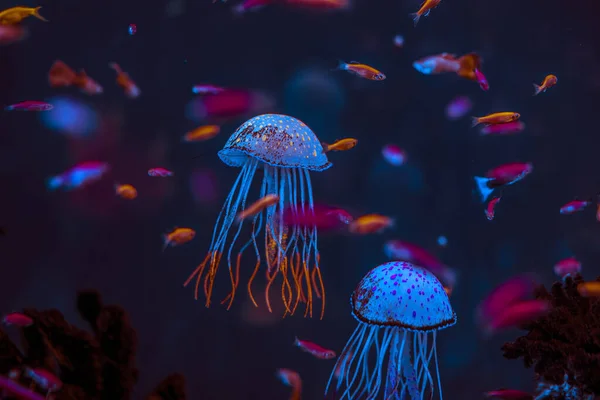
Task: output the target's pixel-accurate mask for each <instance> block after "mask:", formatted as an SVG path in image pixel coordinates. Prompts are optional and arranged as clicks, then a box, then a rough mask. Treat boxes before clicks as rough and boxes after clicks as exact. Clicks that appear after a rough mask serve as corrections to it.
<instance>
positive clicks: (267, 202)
mask: <svg viewBox="0 0 600 400" xmlns="http://www.w3.org/2000/svg"><path fill="white" fill-rule="evenodd" d="M277 203H279V196H277V195H276V194H268V195H266V196H265V197H263V198H261V199H258V200H256V201H255V202H254V203H252V204H251V205H249V206H248V208H246V209H245V210H244V211H242V212H240V213H239V214H238V216H237V218H236V220H237V222H238V223H239V222H242V221H243V220H245V219H246V218H249V217H253V216H255V215H256V214H258V213H260V212H261V211H262V210H264V209H265V208H267V207H270V206H272V205H275V204H277Z"/></svg>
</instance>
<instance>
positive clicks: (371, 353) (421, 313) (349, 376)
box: [325, 261, 456, 400]
mask: <svg viewBox="0 0 600 400" xmlns="http://www.w3.org/2000/svg"><path fill="white" fill-rule="evenodd" d="M350 302H351V304H352V315H354V318H356V319H357V320H358V322H359V325H358V328H356V330H355V331H354V333H353V334H352V336H351V337H350V340H348V343H347V344H346V347H345V348H344V350H343V352H342V354H340V357H339V358H338V361H337V364H336V366H335V368H334V370H333V371H334V372H333V373H332V374H331V377H330V378H329V382H328V383H327V389H326V390H325V394H327V392H329V387H330V385H331V383H332V379H333V378H334V377H335V378H336V379H337V383H336V385H335V394H336V397H338V396H339V398H340V399H344V398H348V399H351V400H358V399H363V398H367V399H369V400H371V399H376V398H377V397H378V395H379V394H380V392H382V393H383V395H384V397H383V398H384V399H386V400H405V399H410V400H424V399H430V398H433V397H434V394H435V392H436V390H435V384H434V378H433V376H432V373H431V371H430V368H429V366H430V364H431V361H432V358H433V365H435V372H436V373H435V375H436V376H437V387H438V392H439V398H440V399H442V386H441V383H440V374H439V368H438V360H437V351H436V336H437V331H438V330H440V329H443V328H447V327H449V326H452V325H454V324H455V323H456V314H455V313H454V311H453V310H452V307H451V306H450V301H449V300H448V296H447V295H446V291H445V290H444V287H443V286H442V284H441V283H440V281H439V280H438V279H437V278H436V277H435V276H434V275H433V274H432V273H431V272H429V271H427V270H426V269H424V268H421V267H417V266H414V265H412V264H409V263H406V262H397V261H394V262H388V263H386V264H382V265H380V266H378V267H376V268H374V269H373V270H371V271H370V272H369V273H368V274H367V275H366V276H365V277H364V278H363V280H362V281H361V282H360V283H359V284H358V287H357V288H356V289H355V290H354V293H353V294H352V297H351V299H350ZM430 337H431V338H432V340H431V341H429V339H430ZM373 361H374V362H375V363H374V364H373ZM384 361H387V370H384V363H385V362H384ZM383 374H385V376H383ZM383 384H385V387H384V390H383V391H381V387H382V385H383ZM426 394H429V396H426Z"/></svg>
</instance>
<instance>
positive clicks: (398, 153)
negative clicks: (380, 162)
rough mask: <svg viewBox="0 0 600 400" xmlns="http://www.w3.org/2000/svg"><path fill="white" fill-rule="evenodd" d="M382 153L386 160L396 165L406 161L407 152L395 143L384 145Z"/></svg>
mask: <svg viewBox="0 0 600 400" xmlns="http://www.w3.org/2000/svg"><path fill="white" fill-rule="evenodd" d="M381 154H382V155H383V158H384V159H385V161H387V162H388V163H390V164H391V165H393V166H395V167H400V166H402V165H404V164H405V163H406V152H405V151H404V150H402V149H401V148H400V147H398V146H396V145H395V144H386V145H385V146H383V149H381Z"/></svg>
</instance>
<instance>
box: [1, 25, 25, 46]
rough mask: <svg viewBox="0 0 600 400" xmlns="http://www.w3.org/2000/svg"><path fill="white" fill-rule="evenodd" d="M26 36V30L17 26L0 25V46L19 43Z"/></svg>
mask: <svg viewBox="0 0 600 400" xmlns="http://www.w3.org/2000/svg"><path fill="white" fill-rule="evenodd" d="M28 34H29V33H28V31H27V29H26V28H24V27H22V26H19V25H0V46H6V45H9V44H13V43H16V42H19V41H21V40H23V39H25V38H26V37H27V36H28Z"/></svg>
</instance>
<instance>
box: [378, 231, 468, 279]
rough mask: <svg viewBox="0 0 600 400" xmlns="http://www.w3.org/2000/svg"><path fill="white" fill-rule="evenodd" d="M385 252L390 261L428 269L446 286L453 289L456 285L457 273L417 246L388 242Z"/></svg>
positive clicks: (398, 241)
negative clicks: (404, 262)
mask: <svg viewBox="0 0 600 400" xmlns="http://www.w3.org/2000/svg"><path fill="white" fill-rule="evenodd" d="M383 251H384V252H385V254H386V255H387V256H388V258H390V259H394V260H400V261H406V262H409V263H411V264H415V265H419V266H421V267H423V268H426V269H428V270H429V271H431V273H432V274H434V275H435V276H436V277H437V278H438V279H440V280H441V281H442V283H443V284H444V286H447V287H449V288H453V287H454V285H455V284H456V272H455V271H454V270H453V269H452V268H450V267H448V266H446V265H444V263H443V262H441V261H440V260H439V259H438V258H437V257H436V256H434V255H433V254H431V253H430V252H428V251H427V250H425V249H424V248H422V247H420V246H417V245H416V244H413V243H409V242H405V241H402V240H388V241H387V242H386V243H385V246H384V248H383Z"/></svg>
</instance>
